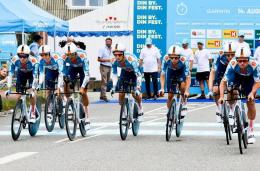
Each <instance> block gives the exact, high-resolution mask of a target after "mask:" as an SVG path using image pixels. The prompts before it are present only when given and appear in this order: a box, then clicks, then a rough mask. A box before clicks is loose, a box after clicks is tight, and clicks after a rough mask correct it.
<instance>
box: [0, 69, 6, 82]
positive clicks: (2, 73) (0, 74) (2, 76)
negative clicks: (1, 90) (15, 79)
mask: <svg viewBox="0 0 260 171" xmlns="http://www.w3.org/2000/svg"><path fill="white" fill-rule="evenodd" d="M6 82H7V68H6V67H2V68H1V69H0V85H2V84H5V83H6Z"/></svg>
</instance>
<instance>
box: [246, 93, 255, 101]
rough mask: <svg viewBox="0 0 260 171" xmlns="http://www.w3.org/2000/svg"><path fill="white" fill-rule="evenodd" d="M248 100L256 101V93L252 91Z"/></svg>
mask: <svg viewBox="0 0 260 171" xmlns="http://www.w3.org/2000/svg"><path fill="white" fill-rule="evenodd" d="M247 100H248V101H254V100H255V95H254V93H252V92H251V93H250V94H249V95H248V97H247Z"/></svg>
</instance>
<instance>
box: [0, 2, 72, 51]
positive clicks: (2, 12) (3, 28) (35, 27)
mask: <svg viewBox="0 0 260 171" xmlns="http://www.w3.org/2000/svg"><path fill="white" fill-rule="evenodd" d="M0 16H1V18H0V32H22V33H24V32H38V31H43V32H51V33H52V34H54V35H56V32H63V33H64V32H68V30H69V23H68V22H67V21H63V20H61V19H59V18H58V17H55V16H54V15H51V14H49V13H48V12H46V11H44V10H42V9H41V8H39V7H37V6H36V5H34V4H32V3H31V2H29V1H28V0H12V1H10V0H0ZM23 35H24V34H23ZM54 41H55V40H54ZM23 42H24V36H23ZM54 50H55V49H54Z"/></svg>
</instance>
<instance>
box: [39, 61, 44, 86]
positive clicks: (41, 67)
mask: <svg viewBox="0 0 260 171" xmlns="http://www.w3.org/2000/svg"><path fill="white" fill-rule="evenodd" d="M39 73H40V77H39V84H40V85H41V84H42V83H43V82H44V78H45V73H44V64H43V62H42V61H40V63H39Z"/></svg>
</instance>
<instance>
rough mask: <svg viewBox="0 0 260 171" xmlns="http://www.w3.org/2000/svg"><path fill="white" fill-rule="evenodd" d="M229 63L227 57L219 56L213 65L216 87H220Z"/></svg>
mask: <svg viewBox="0 0 260 171" xmlns="http://www.w3.org/2000/svg"><path fill="white" fill-rule="evenodd" d="M228 63H229V62H228V60H227V57H226V55H221V56H218V58H217V59H216V60H215V62H214V64H213V70H214V71H215V78H214V85H219V83H220V81H221V80H222V78H223V76H224V74H225V72H226V69H227V66H228Z"/></svg>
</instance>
